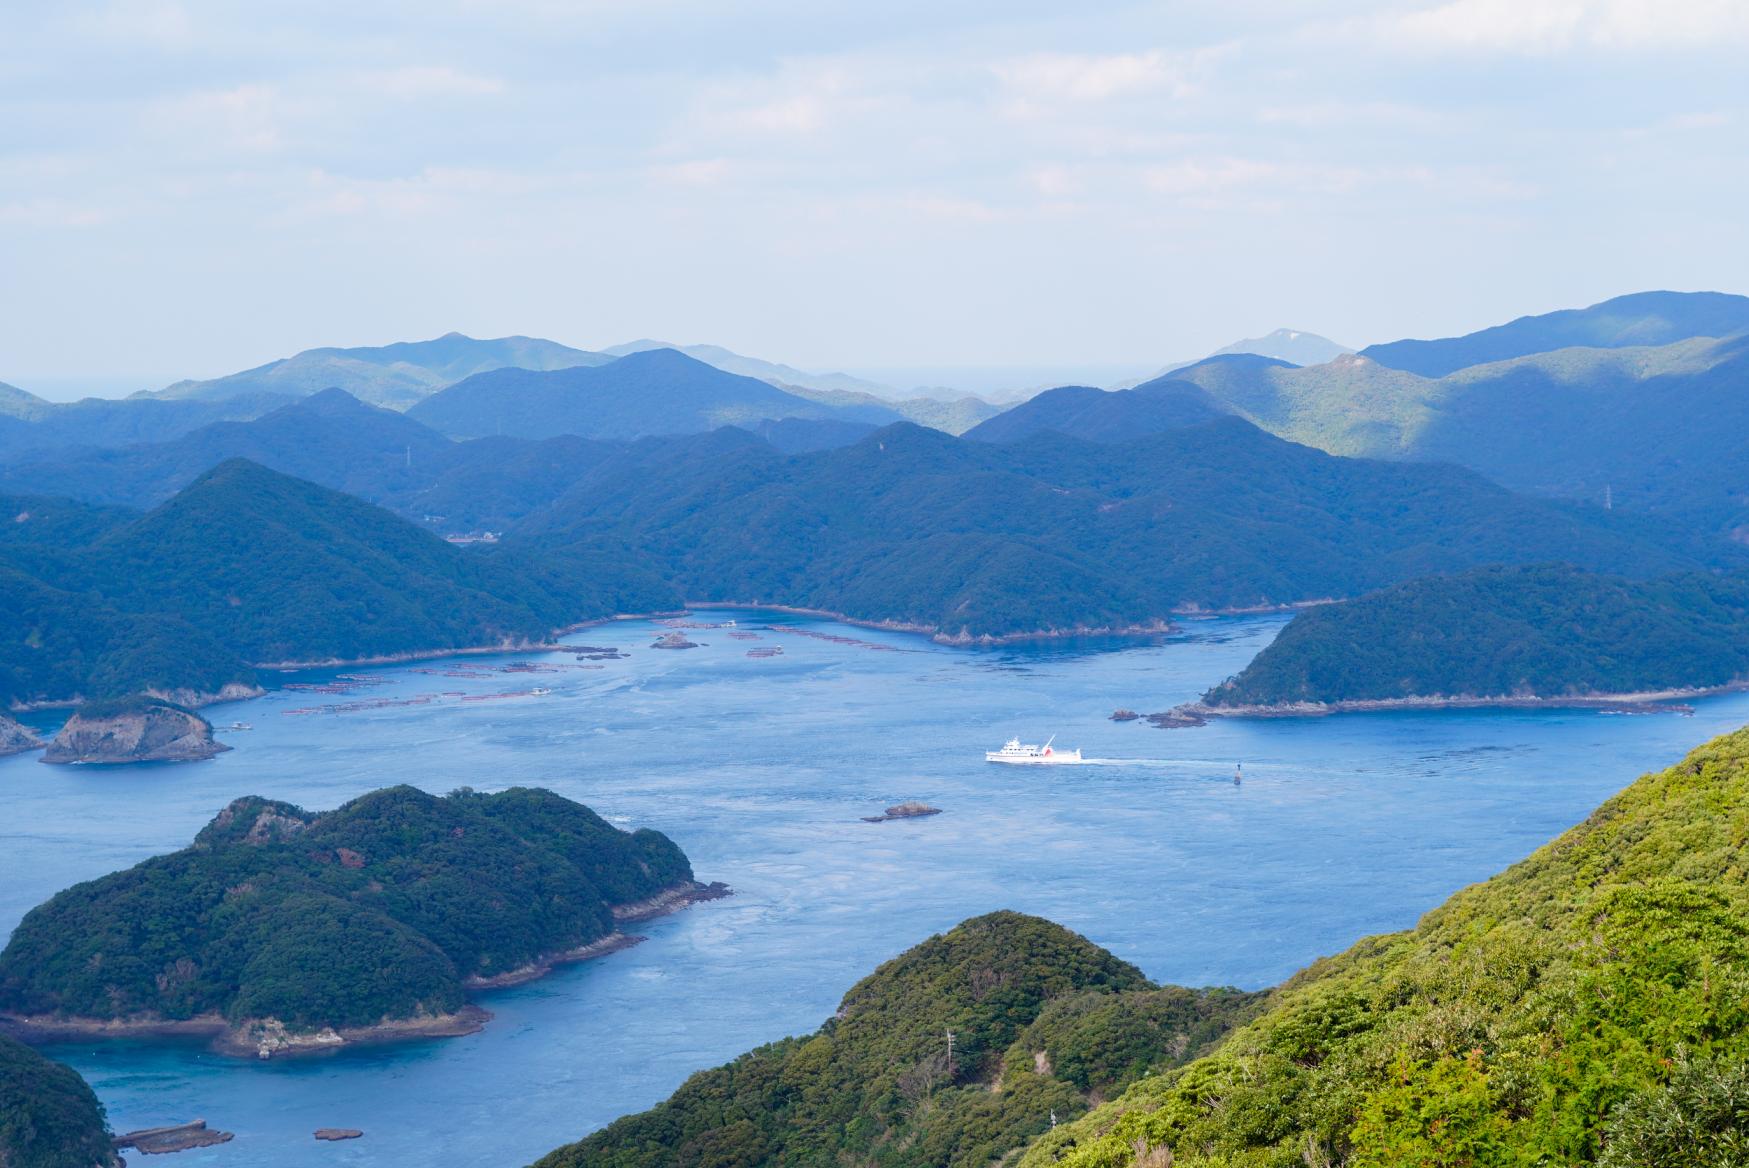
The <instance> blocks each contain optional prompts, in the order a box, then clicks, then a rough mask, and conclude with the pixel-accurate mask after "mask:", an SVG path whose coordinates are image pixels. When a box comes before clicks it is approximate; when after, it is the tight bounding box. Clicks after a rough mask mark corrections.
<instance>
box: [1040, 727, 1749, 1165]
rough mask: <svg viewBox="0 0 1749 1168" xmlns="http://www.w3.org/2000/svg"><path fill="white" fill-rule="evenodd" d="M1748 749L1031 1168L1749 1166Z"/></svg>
mask: <svg viewBox="0 0 1749 1168" xmlns="http://www.w3.org/2000/svg"><path fill="white" fill-rule="evenodd" d="M1746 832H1749V731H1739V732H1737V733H1736V734H1732V735H1729V736H1726V737H1724V738H1720V739H1717V740H1715V741H1713V742H1710V743H1708V744H1707V745H1705V746H1703V747H1701V748H1699V749H1698V750H1696V751H1694V752H1693V753H1692V754H1690V755H1689V756H1688V757H1687V758H1686V759H1685V760H1684V761H1683V762H1682V763H1680V764H1679V765H1677V766H1674V767H1672V768H1670V769H1669V770H1666V771H1662V772H1660V773H1657V774H1653V775H1648V776H1646V777H1644V778H1642V779H1640V780H1639V781H1638V782H1636V783H1634V784H1633V785H1632V786H1630V787H1628V788H1627V789H1626V790H1625V791H1623V792H1622V793H1621V794H1620V795H1618V796H1616V797H1615V798H1613V799H1611V800H1610V801H1609V802H1607V803H1605V804H1604V805H1603V806H1602V807H1601V808H1599V809H1598V810H1597V811H1596V812H1595V813H1594V814H1593V815H1592V816H1591V817H1590V818H1589V819H1587V820H1586V821H1585V822H1584V823H1583V824H1581V825H1580V826H1578V827H1576V828H1574V829H1573V830H1571V831H1569V832H1567V833H1566V834H1565V835H1563V836H1561V837H1560V838H1559V839H1557V840H1556V841H1554V842H1553V843H1551V844H1549V845H1548V846H1547V847H1545V848H1543V849H1541V850H1540V851H1538V852H1536V853H1535V854H1534V855H1532V856H1531V857H1530V858H1529V859H1527V860H1525V861H1523V862H1522V863H1519V864H1517V865H1514V866H1513V867H1512V868H1510V869H1508V870H1507V871H1506V872H1504V873H1502V874H1501V875H1499V876H1496V877H1495V878H1494V879H1492V880H1489V881H1487V882H1485V883H1483V884H1478V885H1475V886H1473V887H1471V888H1468V889H1465V890H1464V891H1462V892H1459V893H1458V894H1457V895H1455V896H1453V897H1452V898H1451V899H1450V900H1449V901H1447V902H1446V903H1445V904H1444V905H1443V906H1441V907H1440V908H1438V909H1435V910H1434V911H1433V912H1431V913H1429V914H1428V915H1427V916H1426V917H1424V918H1423V919H1422V921H1421V923H1420V924H1419V925H1418V926H1417V927H1416V928H1414V929H1412V930H1409V931H1407V932H1403V933H1396V934H1390V935H1386V936H1381V937H1372V938H1368V939H1366V940H1363V941H1361V942H1359V943H1358V944H1357V945H1355V946H1354V948H1352V949H1350V950H1349V951H1348V952H1346V953H1344V954H1341V955H1340V956H1337V957H1333V958H1329V959H1326V960H1323V961H1320V962H1318V963H1317V964H1315V965H1313V966H1311V967H1310V968H1309V969H1307V970H1305V971H1304V972H1302V973H1300V974H1298V975H1296V976H1295V977H1294V978H1293V979H1291V980H1290V981H1288V982H1287V983H1286V984H1285V985H1283V986H1282V987H1281V988H1280V989H1278V990H1276V991H1275V992H1274V994H1273V995H1272V996H1271V998H1270V1000H1269V1003H1268V1008H1267V1009H1266V1010H1265V1012H1264V1013H1263V1014H1262V1015H1261V1016H1260V1017H1259V1018H1258V1019H1257V1020H1256V1021H1254V1022H1252V1023H1251V1024H1249V1025H1248V1026H1246V1027H1244V1028H1242V1029H1240V1030H1237V1031H1235V1032H1234V1033H1233V1034H1232V1035H1231V1036H1230V1037H1229V1038H1228V1039H1227V1040H1226V1041H1225V1043H1223V1044H1222V1045H1221V1047H1220V1048H1219V1049H1218V1050H1217V1051H1216V1052H1215V1053H1214V1054H1212V1055H1211V1056H1209V1057H1207V1058H1203V1059H1199V1060H1197V1061H1195V1062H1192V1063H1190V1064H1188V1065H1186V1066H1183V1067H1180V1068H1175V1069H1171V1070H1168V1071H1166V1072H1165V1073H1162V1074H1157V1075H1153V1076H1150V1077H1148V1078H1145V1079H1143V1080H1141V1081H1140V1082H1138V1083H1136V1084H1134V1085H1133V1086H1131V1087H1130V1088H1129V1089H1128V1090H1127V1091H1126V1092H1124V1094H1123V1095H1121V1096H1119V1097H1118V1098H1117V1099H1115V1100H1113V1101H1112V1102H1110V1103H1108V1104H1106V1105H1104V1106H1102V1107H1099V1108H1097V1109H1095V1110H1094V1111H1093V1112H1092V1113H1091V1114H1089V1115H1088V1116H1086V1117H1085V1118H1083V1119H1081V1120H1079V1121H1077V1122H1075V1123H1073V1124H1069V1125H1066V1126H1064V1127H1061V1128H1059V1129H1058V1130H1057V1131H1056V1132H1054V1133H1051V1134H1049V1135H1047V1136H1045V1137H1043V1138H1041V1139H1040V1140H1038V1141H1037V1142H1036V1143H1034V1144H1033V1145H1032V1147H1031V1148H1030V1149H1028V1151H1027V1152H1026V1154H1025V1156H1024V1157H1022V1158H1021V1159H1020V1160H1019V1161H1018V1163H1019V1165H1020V1166H1021V1168H1044V1166H1046V1165H1058V1164H1060V1165H1065V1166H1066V1168H1129V1166H1131V1165H1135V1164H1146V1165H1164V1164H1169V1163H1170V1164H1174V1165H1176V1166H1177V1168H1215V1166H1217V1165H1218V1166H1219V1168H1265V1166H1268V1168H1290V1166H1291V1168H1304V1166H1305V1165H1307V1164H1315V1165H1331V1166H1336V1165H1348V1166H1354V1168H1360V1166H1363V1165H1365V1166H1375V1165H1376V1166H1383V1165H1466V1166H1471V1168H1508V1166H1512V1168H1517V1166H1529V1165H1580V1164H1591V1163H1602V1164H1605V1165H1608V1166H1610V1168H1629V1166H1630V1165H1631V1166H1633V1168H1679V1166H1680V1168H1692V1166H1696V1165H1700V1166H1704V1168H1722V1166H1724V1165H1739V1164H1742V1163H1743V1162H1744V1160H1743V1153H1744V1148H1745V1133H1746V1132H1749V1107H1745V1099H1746V1093H1745V1083H1744V1076H1743V1073H1742V1070H1741V1068H1742V1066H1743V1064H1744V1063H1745V1061H1746V1060H1749V887H1746V886H1745V881H1746V876H1745V869H1744V865H1743V863H1742V839H1743V837H1744V835H1745V833H1746Z"/></svg>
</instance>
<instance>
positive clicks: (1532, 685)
mask: <svg viewBox="0 0 1749 1168" xmlns="http://www.w3.org/2000/svg"><path fill="white" fill-rule="evenodd" d="M1746 676H1749V578H1745V577H1744V576H1743V575H1742V574H1734V575H1729V576H1714V575H1710V574H1702V573H1691V574H1685V575H1680V576H1671V577H1663V578H1660V579H1655V580H1627V579H1623V578H1620V577H1616V576H1606V575H1598V574H1595V573H1590V572H1584V571H1581V570H1579V569H1577V568H1570V567H1563V566H1558V565H1540V566H1531V567H1519V568H1500V567H1491V568H1481V569H1478V570H1476V571H1472V572H1463V573H1459V574H1456V575H1452V576H1432V577H1427V578H1425V579H1420V580H1412V581H1409V582H1408V583H1404V584H1399V585H1396V586H1394V587H1390V588H1385V589H1382V590H1380V591H1378V592H1375V593H1372V594H1370V595H1368V596H1363V597H1360V598H1359V599H1356V600H1349V601H1344V602H1342V603H1340V604H1328V605H1320V606H1318V607H1317V608H1311V609H1307V610H1306V611H1304V612H1302V613H1300V614H1299V615H1298V616H1296V617H1295V618H1294V619H1293V621H1292V623H1290V624H1289V625H1288V626H1287V627H1286V628H1285V629H1283V630H1282V631H1281V633H1280V635H1279V636H1277V637H1276V639H1275V640H1274V642H1272V643H1271V644H1270V645H1269V646H1268V647H1267V648H1265V649H1264V650H1263V651H1262V652H1261V653H1259V654H1258V655H1257V656H1256V657H1255V658H1254V659H1253V660H1252V661H1251V663H1250V664H1249V665H1247V666H1246V667H1245V669H1244V670H1243V671H1242V672H1241V673H1240V674H1239V675H1238V676H1237V677H1234V678H1232V679H1231V680H1229V681H1227V682H1224V683H1223V684H1221V685H1218V686H1215V687H1214V688H1213V689H1211V690H1209V692H1208V693H1206V694H1204V695H1203V699H1202V700H1203V702H1204V703H1206V704H1208V705H1212V706H1238V705H1276V704H1280V703H1286V702H1343V701H1372V700H1380V699H1394V698H1407V697H1433V696H1458V695H1465V696H1473V697H1526V696H1539V697H1570V696H1583V695H1587V694H1627V693H1646V692H1652V691H1659V690H1669V689H1682V688H1699V687H1708V686H1717V685H1724V684H1726V683H1728V682H1732V681H1735V680H1738V679H1740V678H1743V677H1746Z"/></svg>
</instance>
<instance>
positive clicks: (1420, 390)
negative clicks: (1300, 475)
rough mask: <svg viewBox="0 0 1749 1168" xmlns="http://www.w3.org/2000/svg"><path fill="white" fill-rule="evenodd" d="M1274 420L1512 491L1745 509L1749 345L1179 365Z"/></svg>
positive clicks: (1720, 512) (1228, 401)
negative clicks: (1419, 361) (1459, 360)
mask: <svg viewBox="0 0 1749 1168" xmlns="http://www.w3.org/2000/svg"><path fill="white" fill-rule="evenodd" d="M1174 376H1175V377H1178V378H1182V379H1185V380H1188V381H1193V382H1195V383H1197V384H1198V385H1201V386H1202V387H1203V388H1205V389H1206V390H1208V391H1209V393H1210V394H1211V395H1212V396H1213V397H1214V398H1215V399H1216V400H1217V401H1219V402H1220V403H1222V404H1223V405H1224V406H1226V407H1227V408H1230V409H1232V410H1234V411H1235V412H1237V413H1238V414H1239V415H1240V416H1242V417H1244V418H1246V419H1248V420H1249V421H1251V422H1253V423H1255V424H1256V425H1258V426H1261V427H1262V428H1264V429H1266V430H1268V431H1270V432H1271V433H1274V434H1278V435H1281V436H1282V437H1286V438H1290V439H1292V440H1294V441H1297V442H1304V443H1306V444H1308V445H1312V446H1316V447H1319V448H1320V449H1323V450H1328V451H1331V452H1333V453H1337V454H1345V455H1355V456H1368V457H1380V458H1393V459H1411V460H1418V461H1444V462H1455V463H1458V464H1459V465H1461V466H1466V467H1469V468H1470V469H1472V470H1476V471H1479V472H1480V473H1482V474H1484V475H1486V476H1488V477H1489V478H1491V479H1493V480H1495V481H1496V482H1499V483H1502V484H1504V485H1506V486H1509V487H1512V488H1513V489H1515V490H1523V491H1532V492H1536V493H1539V494H1547V495H1558V496H1564V497H1569V498H1576V499H1583V500H1586V501H1588V502H1593V503H1602V502H1603V501H1604V500H1605V497H1606V491H1607V492H1608V493H1609V495H1610V496H1612V497H1613V501H1614V503H1615V505H1616V506H1618V507H1625V508H1629V509H1633V510H1638V511H1651V512H1661V513H1664V514H1666V515H1669V516H1672V517H1674V518H1676V519H1677V520H1679V521H1681V522H1684V523H1694V524H1695V525H1697V526H1698V527H1699V528H1701V529H1703V530H1705V531H1708V532H1709V533H1717V532H1718V531H1719V530H1720V529H1722V528H1729V527H1731V526H1734V525H1737V524H1742V523H1745V522H1749V516H1745V514H1744V508H1743V504H1742V501H1741V498H1740V497H1739V496H1740V491H1741V484H1740V482H1739V481H1738V480H1737V478H1736V477H1735V474H1734V468H1735V467H1737V466H1739V465H1741V459H1742V456H1743V454H1744V444H1745V441H1749V440H1746V439H1745V438H1744V437H1743V435H1744V434H1745V432H1746V431H1745V425H1746V423H1749V417H1746V416H1745V413H1744V411H1745V410H1746V409H1749V405H1746V404H1745V403H1749V397H1746V396H1745V394H1744V392H1743V388H1744V386H1745V385H1746V384H1749V342H1746V341H1745V340H1744V339H1743V338H1741V337H1737V338H1731V339H1726V340H1723V341H1716V340H1712V339H1707V338H1700V339H1693V340H1681V341H1676V342H1673V343H1671V344H1668V345H1663V346H1658V347H1630V348H1616V349H1606V348H1571V349H1561V350H1556V351H1553V352H1547V353H1538V354H1534V355H1530V356H1525V357H1518V358H1514V359H1511V360H1506V361H1500V362H1495V363H1491V364H1484V365H1477V366H1471V367H1468V368H1465V369H1462V370H1459V371H1457V372H1454V373H1451V374H1448V375H1446V376H1444V377H1440V378H1437V379H1431V378H1426V377H1421V376H1419V375H1417V374H1415V373H1411V372H1405V371H1403V370H1398V369H1392V368H1389V367H1387V366H1384V365H1381V364H1379V363H1377V362H1375V361H1373V360H1371V359H1370V358H1368V357H1367V356H1366V355H1365V354H1364V353H1363V354H1360V355H1357V356H1350V357H1340V358H1338V359H1336V360H1335V361H1332V362H1330V363H1329V364H1326V365H1318V366H1313V367H1311V368H1306V369H1296V368H1293V367H1291V366H1286V365H1280V364H1272V363H1269V362H1265V361H1262V360H1261V359H1256V358H1249V359H1246V358H1219V359H1216V360H1211V361H1206V362H1203V363H1201V364H1199V365H1195V366H1191V367H1190V368H1188V369H1183V370H1180V371H1178V372H1177V373H1176V374H1174Z"/></svg>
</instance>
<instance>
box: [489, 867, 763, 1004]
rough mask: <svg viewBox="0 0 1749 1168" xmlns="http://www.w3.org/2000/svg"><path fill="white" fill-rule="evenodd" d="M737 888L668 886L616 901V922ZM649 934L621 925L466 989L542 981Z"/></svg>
mask: <svg viewBox="0 0 1749 1168" xmlns="http://www.w3.org/2000/svg"><path fill="white" fill-rule="evenodd" d="M733 895H734V890H733V889H731V888H730V887H729V886H728V885H727V884H724V883H723V882H722V881H720V880H718V881H714V882H712V883H710V884H701V883H699V882H698V881H696V880H694V881H691V882H689V883H684V884H674V885H670V886H669V887H667V888H664V889H663V890H662V891H661V892H658V893H657V894H656V895H655V896H652V897H648V898H647V899H644V900H637V901H633V902H631V903H630V904H619V905H613V906H612V907H611V909H610V911H611V912H612V913H613V919H614V923H615V924H616V925H620V924H632V923H634V922H637V921H647V920H652V919H654V918H656V917H663V916H668V915H669V914H670V913H677V912H679V911H680V910H681V909H684V908H689V907H691V906H692V905H695V904H701V903H703V902H704V901H707V900H721V899H722V898H723V897H725V896H733ZM647 940H649V938H648V937H640V936H638V935H637V934H636V933H623V932H620V931H619V930H618V929H615V930H614V931H613V932H611V933H609V934H607V936H605V937H597V938H596V939H595V940H593V941H591V942H589V943H588V944H587V945H579V946H577V947H576V948H575V949H565V950H562V951H560V952H558V953H543V954H541V955H540V956H539V957H537V958H535V959H534V960H533V961H531V962H529V963H528V964H527V965H523V966H518V967H517V968H516V969H511V970H506V971H505V972H503V973H495V974H492V975H491V976H490V977H481V976H480V975H479V974H473V975H471V976H469V977H467V978H464V979H463V980H462V988H463V989H465V990H470V991H472V990H503V989H510V988H511V987H513V986H519V985H527V984H528V983H529V982H531V981H538V980H540V979H541V978H543V977H545V976H546V975H547V974H549V973H551V972H552V971H553V970H555V969H557V968H558V967H559V966H561V965H576V964H579V963H580V962H584V961H593V960H594V959H595V958H597V957H606V956H607V955H608V954H610V953H618V952H619V951H620V950H621V949H630V948H631V947H632V946H634V945H642V944H643V943H644V942H645V941H647Z"/></svg>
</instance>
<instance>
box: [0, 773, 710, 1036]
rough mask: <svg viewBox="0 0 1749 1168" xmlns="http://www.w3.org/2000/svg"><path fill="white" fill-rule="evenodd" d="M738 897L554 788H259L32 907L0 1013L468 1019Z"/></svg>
mask: <svg viewBox="0 0 1749 1168" xmlns="http://www.w3.org/2000/svg"><path fill="white" fill-rule="evenodd" d="M721 894H722V890H721V888H720V886H715V887H713V888H705V887H703V886H700V885H698V884H696V883H695V882H694V881H693V877H692V868H691V865H690V864H689V863H688V862H687V859H686V856H685V855H684V854H683V853H682V852H681V850H680V849H679V848H678V847H676V846H675V845H674V843H673V842H672V841H671V840H669V839H668V837H666V836H664V835H662V834H661V833H660V832H656V831H651V830H649V829H640V830H638V831H635V832H623V831H620V830H619V829H617V828H615V827H613V826H612V825H611V824H609V823H607V822H606V821H605V820H603V819H602V818H601V817H600V816H598V815H596V814H595V813H594V812H592V811H590V810H589V809H588V808H587V807H584V806H582V805H580V804H577V803H573V802H571V801H570V800H567V799H564V798H562V797H560V796H558V795H555V794H553V793H552V792H550V791H544V790H538V789H532V788H522V787H517V788H511V789H510V790H507V791H503V792H501V793H498V794H493V795H487V794H480V793H477V792H473V791H469V790H466V789H462V790H459V791H456V792H454V793H452V794H450V795H448V796H446V797H441V798H440V797H437V796H433V795H428V794H425V793H424V792H422V791H418V790H416V789H414V788H412V787H393V788H388V789H385V790H381V791H376V792H373V793H371V794H369V795H365V796H362V797H360V798H358V799H355V800H353V801H352V802H350V803H347V804H346V805H345V806H343V807H341V808H339V809H338V810H336V811H330V812H323V813H311V812H307V811H304V810H302V809H300V808H298V807H294V806H292V805H290V804H287V803H280V802H275V801H273V800H268V799H263V798H259V797H248V798H243V799H239V800H237V801H235V802H233V803H232V804H231V805H230V806H229V807H227V808H225V809H224V810H223V811H222V812H220V813H219V815H218V816H217V817H216V818H214V819H213V821H212V822H211V823H209V824H208V825H207V826H206V827H205V828H204V829H203V830H202V831H201V832H200V834H199V835H198V836H197V837H196V838H195V841H194V843H193V844H192V845H191V846H190V847H187V848H185V849H183V850H182V851H179V852H175V853H173V854H171V855H167V856H160V857H156V858H154V859H151V860H147V861H145V862H144V863H141V864H138V865H135V866H134V867H133V868H130V869H128V870H126V871H124V872H118V873H115V874H114V875H110V876H105V877H103V878H101V879H98V880H93V881H90V882H88V883H85V884H80V885H77V886H75V887H73V888H70V889H68V890H66V891H65V892H62V893H59V894H58V895H56V896H55V897H53V898H52V899H50V900H49V901H47V902H46V903H44V904H42V905H40V906H38V907H37V908H35V909H33V910H32V911H31V912H30V913H29V914H28V915H27V916H26V917H25V918H24V920H23V922H22V923H21V924H20V925H19V926H18V928H17V930H16V931H14V933H13V934H12V938H11V941H10V942H9V943H8V944H7V946H6V949H5V950H4V952H0V1025H6V1026H9V1027H11V1028H13V1029H14V1030H16V1031H18V1032H19V1033H21V1034H23V1035H25V1036H26V1037H31V1036H42V1037H47V1036H54V1035H141V1036H150V1035H168V1034H203V1035H212V1036H214V1037H215V1038H216V1040H217V1042H218V1045H219V1046H220V1048H221V1049H224V1050H226V1051H228V1052H231V1053H249V1054H259V1055H261V1056H262V1057H267V1056H269V1055H272V1054H274V1053H277V1052H280V1051H295V1050H300V1049H325V1048H331V1047H334V1046H338V1045H341V1044H343V1043H346V1042H355V1041H372V1040H379V1039H388V1038H396V1037H404V1036H415V1035H431V1034H456V1033H465V1032H467V1031H469V1030H472V1029H477V1028H478V1026H479V1024H480V1022H481V1020H482V1019H483V1017H484V1015H483V1013H482V1012H481V1011H479V1010H478V1009H477V1008H475V1007H471V1006H469V1005H468V1003H467V993H468V991H469V990H470V989H478V988H484V987H489V986H496V985H507V984H513V983H514V982H516V981H519V980H527V979H529V978H533V977H536V976H539V975H540V974H542V973H544V972H546V971H547V970H548V969H549V968H550V967H551V966H552V965H553V964H555V963H558V962H562V961H571V960H581V959H584V958H586V957H589V956H593V955H595V954H598V953H602V952H606V951H609V950H610V949H612V948H615V947H618V946H619V945H623V944H626V943H629V941H630V939H629V938H626V937H624V936H623V935H622V934H621V933H620V932H619V930H618V921H619V920H620V919H632V918H636V917H638V916H639V915H640V914H645V915H647V914H648V913H651V912H655V911H664V910H666V909H670V908H675V907H679V906H680V905H683V904H685V903H688V902H689V901H690V900H692V899H697V898H701V897H708V896H711V895H721Z"/></svg>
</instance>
